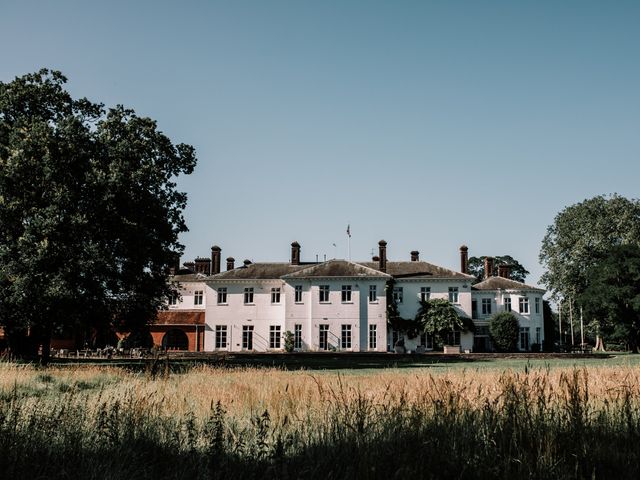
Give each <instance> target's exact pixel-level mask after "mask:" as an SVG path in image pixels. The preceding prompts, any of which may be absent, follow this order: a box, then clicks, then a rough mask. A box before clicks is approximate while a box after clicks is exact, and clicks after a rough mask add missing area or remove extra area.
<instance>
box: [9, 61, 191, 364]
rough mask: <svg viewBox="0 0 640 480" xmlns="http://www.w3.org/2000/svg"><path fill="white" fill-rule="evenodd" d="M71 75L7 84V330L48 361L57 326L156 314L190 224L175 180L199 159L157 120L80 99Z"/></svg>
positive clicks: (126, 324)
mask: <svg viewBox="0 0 640 480" xmlns="http://www.w3.org/2000/svg"><path fill="white" fill-rule="evenodd" d="M66 81H67V80H66V78H65V77H64V76H63V75H62V74H61V73H60V72H55V71H48V70H41V71H39V72H37V73H34V74H29V75H25V76H22V77H19V78H16V79H15V80H13V81H12V82H9V83H2V82H0V225H2V228H1V229H0V325H2V326H3V327H4V328H5V331H6V333H7V335H8V338H9V344H10V347H12V348H13V350H14V351H18V352H22V353H24V348H25V345H29V346H31V347H32V348H35V347H36V346H37V345H41V346H42V349H43V360H44V361H46V360H47V357H48V352H49V345H50V339H51V336H52V335H53V334H54V333H56V332H59V331H62V330H65V329H66V330H69V329H76V330H77V329H85V330H94V331H100V330H104V329H105V328H109V327H110V326H116V327H118V328H127V329H133V330H135V329H136V328H139V327H141V326H143V325H145V324H147V323H148V322H149V321H150V320H152V319H153V318H154V316H155V313H156V311H157V310H158V308H159V307H160V306H161V305H162V302H163V299H164V298H165V297H166V296H167V295H169V294H170V293H171V287H170V286H169V285H168V283H167V267H168V266H169V265H172V264H173V263H174V261H175V257H176V255H179V254H180V253H181V252H182V250H183V246H182V245H181V244H180V243H179V242H178V235H179V234H180V233H181V232H184V231H186V229H187V228H186V225H185V222H184V218H183V216H182V211H183V209H184V207H185V205H186V195H185V194H184V193H181V192H179V191H178V190H177V189H176V183H175V179H176V177H177V176H178V175H180V174H189V173H191V172H192V171H193V168H194V167H195V163H196V159H195V154H194V150H193V148H192V147H191V146H189V145H184V144H178V145H174V144H173V143H172V142H171V141H170V140H169V138H167V137H166V136H165V135H163V134H162V133H161V132H160V131H159V130H158V129H157V126H156V123H155V122H154V121H153V120H150V119H148V118H142V117H138V116H137V115H136V114H135V113H134V112H133V111H132V110H127V109H125V108H123V107H122V106H117V107H115V108H111V109H108V110H105V108H104V106H103V105H102V104H96V103H92V102H90V101H89V100H87V99H85V98H82V99H74V98H72V96H71V95H70V94H69V93H68V92H67V91H66V90H65V88H64V85H65V83H66ZM27 334H28V337H29V339H30V340H31V341H29V342H26V343H25V338H27Z"/></svg>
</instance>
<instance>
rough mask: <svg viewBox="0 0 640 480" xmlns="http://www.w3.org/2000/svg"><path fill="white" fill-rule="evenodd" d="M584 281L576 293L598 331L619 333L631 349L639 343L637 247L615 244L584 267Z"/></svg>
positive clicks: (639, 266)
mask: <svg viewBox="0 0 640 480" xmlns="http://www.w3.org/2000/svg"><path fill="white" fill-rule="evenodd" d="M586 277H587V280H586V281H587V285H586V288H585V289H584V291H583V292H582V293H581V294H580V295H579V296H578V298H577V300H578V303H579V305H580V306H582V307H583V308H584V313H585V314H586V315H587V317H588V318H590V319H592V320H591V323H592V324H595V326H596V327H597V331H598V332H599V333H601V334H603V335H605V336H608V337H616V336H622V337H623V338H624V339H625V340H626V343H627V345H628V347H629V349H630V350H632V351H633V352H637V351H638V346H639V345H640V247H639V246H638V245H616V246H614V247H612V248H611V249H610V250H609V251H608V252H607V253H606V254H604V255H602V256H601V257H600V258H598V259H597V261H596V262H595V263H594V264H593V265H591V266H590V267H589V268H588V269H587V270H586Z"/></svg>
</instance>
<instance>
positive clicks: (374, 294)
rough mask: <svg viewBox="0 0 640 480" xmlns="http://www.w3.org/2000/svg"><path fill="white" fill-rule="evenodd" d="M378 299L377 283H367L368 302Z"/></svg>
mask: <svg viewBox="0 0 640 480" xmlns="http://www.w3.org/2000/svg"><path fill="white" fill-rule="evenodd" d="M377 301H378V287H377V285H369V303H375V302H377Z"/></svg>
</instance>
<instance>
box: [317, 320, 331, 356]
mask: <svg viewBox="0 0 640 480" xmlns="http://www.w3.org/2000/svg"><path fill="white" fill-rule="evenodd" d="M319 329H320V331H319V334H320V338H319V339H318V340H319V347H320V350H329V325H326V324H322V325H320V326H319Z"/></svg>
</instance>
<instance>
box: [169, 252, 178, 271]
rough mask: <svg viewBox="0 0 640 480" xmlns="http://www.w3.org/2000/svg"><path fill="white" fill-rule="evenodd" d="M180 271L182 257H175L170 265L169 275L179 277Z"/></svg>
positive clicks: (176, 255)
mask: <svg viewBox="0 0 640 480" xmlns="http://www.w3.org/2000/svg"><path fill="white" fill-rule="evenodd" d="M179 270H180V255H178V254H177V253H176V254H175V255H173V261H172V262H171V264H169V275H177V274H178V271H179Z"/></svg>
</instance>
